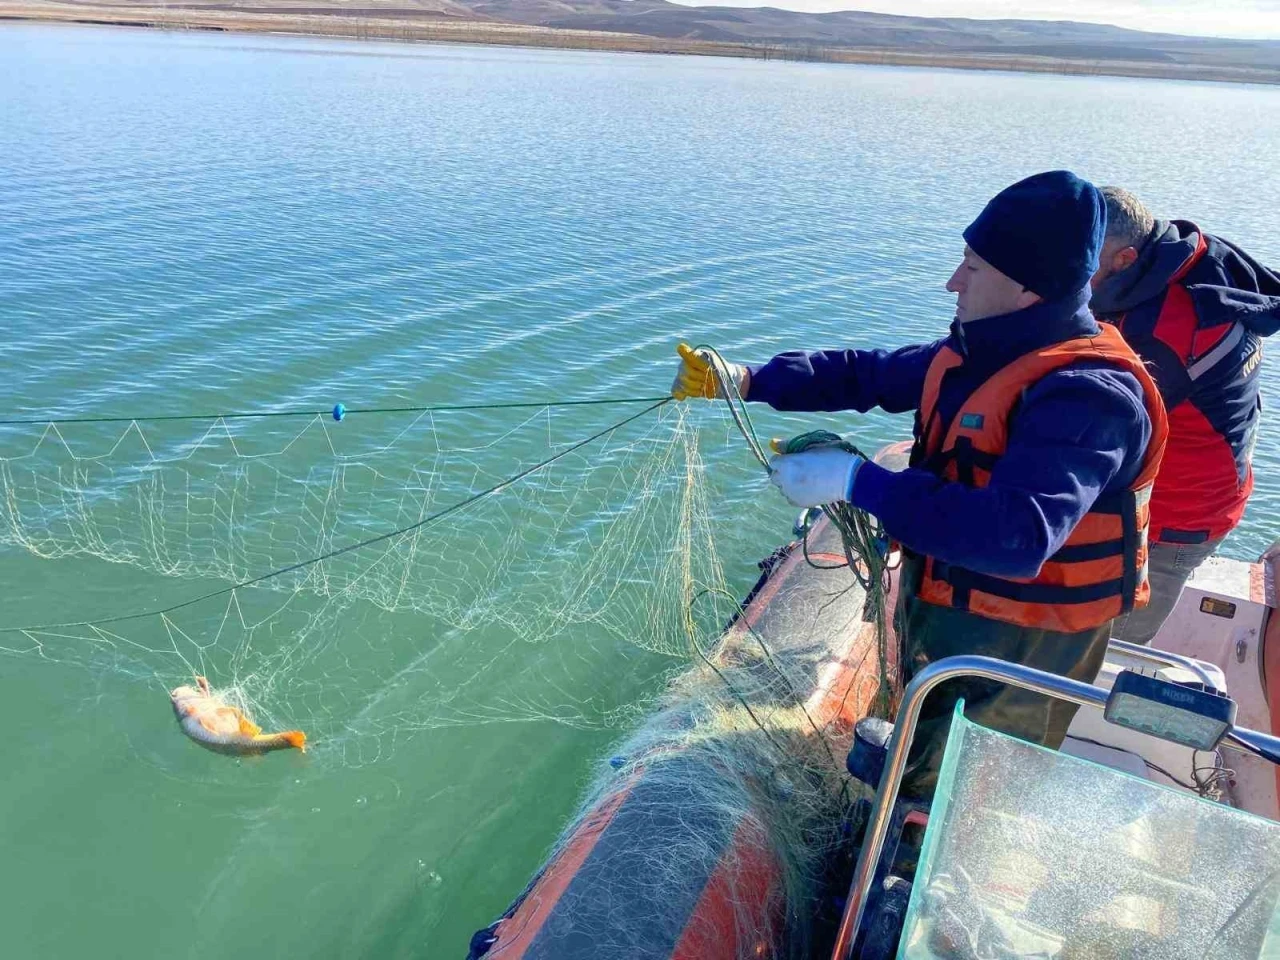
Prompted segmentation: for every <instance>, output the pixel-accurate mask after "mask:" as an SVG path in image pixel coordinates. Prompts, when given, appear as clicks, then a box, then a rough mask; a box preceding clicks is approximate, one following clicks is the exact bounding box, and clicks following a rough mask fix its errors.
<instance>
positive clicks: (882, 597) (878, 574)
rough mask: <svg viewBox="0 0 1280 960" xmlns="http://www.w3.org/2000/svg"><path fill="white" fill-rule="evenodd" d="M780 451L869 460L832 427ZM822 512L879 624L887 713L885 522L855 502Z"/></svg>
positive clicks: (866, 613)
mask: <svg viewBox="0 0 1280 960" xmlns="http://www.w3.org/2000/svg"><path fill="white" fill-rule="evenodd" d="M781 448H782V449H781V450H780V451H779V452H780V453H784V454H791V453H803V452H804V451H806V450H815V449H837V450H843V451H844V452H845V453H852V454H855V455H857V456H859V457H862V459H863V460H870V459H871V458H870V457H868V456H867V455H866V454H865V453H863V452H862V451H861V450H859V449H858V448H857V447H856V446H855V445H854V444H852V443H850V442H849V441H848V440H845V439H844V438H843V437H841V436H840V435H839V434H836V433H832V432H831V431H830V430H811V431H809V432H808V433H802V434H800V435H799V436H797V437H792V438H791V439H790V440H787V441H785V442H784V443H782V444H781ZM822 512H823V513H824V514H826V516H827V518H828V519H829V520H830V521H831V523H832V524H833V525H834V526H835V528H836V529H837V530H838V531H840V543H841V546H842V547H843V549H844V555H845V559H846V561H848V565H849V571H850V572H851V573H852V574H853V576H854V579H856V580H857V581H858V584H859V586H861V587H862V590H863V593H864V595H865V596H866V601H865V605H864V607H863V619H864V620H866V621H868V622H871V623H874V624H875V626H876V652H877V655H878V657H879V661H880V662H879V667H880V671H879V672H880V686H879V690H878V691H877V694H876V701H877V702H876V707H877V708H878V709H879V710H881V711H884V712H886V713H887V712H888V709H889V706H890V700H891V697H892V693H893V689H892V685H891V684H890V682H889V676H888V667H889V636H888V629H887V620H886V619H885V618H886V617H887V615H888V597H889V589H890V574H889V562H888V542H889V541H888V536H887V535H886V534H885V531H884V525H883V524H882V523H881V522H880V521H879V519H877V518H876V517H873V516H872V515H871V514H869V513H867V511H865V510H860V509H859V508H858V507H855V506H854V505H853V504H852V503H849V502H847V501H843V500H842V501H840V502H839V503H827V504H823V506H822ZM803 543H804V550H805V555H806V556H808V552H809V551H808V543H809V530H808V527H806V528H805V532H804V541H803Z"/></svg>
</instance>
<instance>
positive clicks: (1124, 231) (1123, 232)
mask: <svg viewBox="0 0 1280 960" xmlns="http://www.w3.org/2000/svg"><path fill="white" fill-rule="evenodd" d="M1101 193H1102V199H1103V200H1104V201H1106V204H1107V239H1108V240H1119V241H1120V242H1122V243H1123V244H1124V245H1125V246H1126V247H1141V246H1142V244H1143V243H1144V242H1145V241H1146V239H1147V237H1149V236H1150V235H1151V231H1152V230H1153V229H1155V225H1156V218H1155V217H1154V216H1152V214H1151V211H1150V210H1148V209H1147V207H1146V204H1144V203H1143V202H1142V201H1141V200H1139V199H1138V198H1137V197H1135V196H1134V195H1133V194H1132V193H1130V192H1129V191H1128V190H1125V189H1123V188H1122V187H1102V188H1101Z"/></svg>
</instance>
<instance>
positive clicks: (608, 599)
mask: <svg viewBox="0 0 1280 960" xmlns="http://www.w3.org/2000/svg"><path fill="white" fill-rule="evenodd" d="M643 410H644V408H643V407H641V408H632V409H630V410H623V411H622V412H621V413H619V411H618V409H616V408H609V409H603V408H602V409H596V408H586V409H567V410H566V409H557V408H553V407H540V408H532V409H529V408H517V409H512V410H506V409H504V410H459V411H451V412H445V413H438V412H426V413H420V414H416V415H401V416H394V417H393V416H381V417H379V416H373V415H361V416H349V417H348V418H347V419H346V420H344V421H343V422H341V423H335V422H334V421H333V420H331V419H330V420H328V422H326V419H325V418H323V417H319V416H316V417H312V418H309V419H306V420H304V422H302V423H301V424H300V423H298V422H297V421H296V420H284V419H281V420H272V419H254V420H247V419H246V420H218V421H215V422H213V423H211V424H196V425H194V427H193V424H192V423H191V422H187V421H182V422H173V423H165V422H162V423H151V422H148V423H139V422H130V423H127V424H53V423H50V424H29V425H18V426H9V427H5V428H4V429H3V432H2V433H0V453H2V455H3V459H0V486H2V487H3V492H4V500H3V512H2V514H0V543H3V544H4V545H5V546H6V547H8V548H9V549H8V550H6V554H8V556H7V558H6V559H7V560H8V562H10V563H11V564H12V563H14V562H16V560H17V557H15V554H17V555H21V556H22V557H25V558H26V560H27V563H26V565H25V566H24V567H22V572H23V573H25V574H26V575H27V576H28V577H31V576H36V577H38V578H39V579H40V580H41V581H43V582H46V583H47V582H49V581H50V580H52V581H55V582H56V581H58V580H59V579H62V578H71V579H73V580H78V581H80V582H82V583H83V587H84V589H83V590H82V591H81V592H80V593H79V594H78V595H75V596H72V597H69V598H67V600H66V601H65V602H64V603H61V604H60V605H59V606H58V608H57V609H56V610H50V609H48V608H46V607H37V606H35V605H34V604H27V605H24V606H22V607H19V608H18V609H21V610H22V611H23V614H24V616H23V618H22V619H21V620H20V621H18V622H13V621H11V622H10V623H8V624H5V625H4V626H5V627H7V628H8V629H6V630H5V632H4V633H3V634H0V645H2V646H3V648H4V649H5V651H7V652H10V653H18V654H24V655H32V656H39V657H42V658H44V659H46V660H49V661H55V662H59V663H75V664H80V665H83V666H86V667H89V668H91V669H97V670H110V671H112V672H113V673H114V674H116V675H119V676H129V677H133V678H136V679H138V680H142V681H146V682H154V683H155V684H156V685H157V686H159V687H164V688H166V689H167V688H168V687H171V686H175V685H177V684H178V683H181V682H186V681H188V680H190V678H191V676H192V675H193V674H201V675H205V676H207V677H209V679H210V681H211V682H212V683H213V684H214V686H215V687H217V688H219V689H220V690H222V691H223V692H225V693H226V694H227V695H228V696H230V697H231V698H233V699H237V700H239V701H241V702H242V703H243V704H244V705H246V706H248V707H250V708H251V709H252V712H253V714H254V716H255V718H256V719H257V720H258V722H259V723H260V724H262V725H263V726H264V727H266V726H289V727H294V726H297V727H302V728H304V729H306V730H307V732H308V735H309V736H310V737H311V738H312V741H313V742H314V744H315V750H316V751H317V752H319V753H323V752H324V751H326V750H328V751H340V752H341V753H342V757H343V759H344V760H345V761H348V762H358V761H361V760H369V759H373V758H375V757H376V756H378V755H379V753H380V752H381V751H384V750H386V749H387V748H388V746H389V742H390V741H392V740H394V739H395V738H397V737H401V736H405V735H407V734H411V733H413V732H414V731H418V730H422V729H425V728H430V727H434V726H440V725H447V724H456V723H480V722H497V721H505V720H524V719H540V718H553V719H555V720H558V721H561V722H565V723H573V724H600V723H610V722H617V720H618V718H617V717H614V716H612V715H611V711H616V710H617V707H616V706H613V707H610V706H606V705H602V704H601V703H600V702H599V701H596V700H594V699H593V698H592V696H591V694H590V689H591V686H592V684H593V683H594V677H593V671H599V670H601V669H605V668H607V667H608V666H609V665H610V663H611V662H612V661H616V659H617V657H618V655H619V653H620V652H621V653H622V654H624V655H625V656H626V657H627V658H628V661H627V662H628V663H630V664H631V665H632V666H633V668H634V669H633V670H632V671H631V673H630V680H631V682H632V683H633V685H634V686H635V687H636V688H637V689H641V688H644V687H645V686H649V687H652V683H653V681H654V678H655V677H658V676H660V675H661V674H663V673H664V671H667V670H670V669H671V668H672V667H673V666H674V665H676V664H678V663H680V662H682V661H686V662H687V659H688V656H689V654H690V650H689V646H688V642H689V641H688V637H687V630H688V629H689V628H690V627H691V626H694V625H695V624H696V625H697V627H698V629H702V628H703V624H705V627H706V628H707V629H710V630H711V631H712V633H713V634H714V632H716V631H715V630H714V629H712V628H711V621H710V619H709V618H711V617H713V616H714V611H712V610H708V612H707V613H706V614H705V615H704V616H701V617H698V616H695V618H694V620H693V621H690V620H688V618H687V615H686V614H685V613H683V612H682V611H683V610H685V609H687V606H688V599H689V596H690V592H691V590H693V589H694V587H695V585H707V586H712V587H715V588H717V589H722V588H723V587H724V583H723V577H722V573H721V570H720V565H719V561H718V558H717V555H716V553H715V550H714V549H713V544H712V537H711V534H710V529H709V523H710V514H709V512H708V509H707V507H706V504H705V502H704V498H705V492H706V485H705V484H704V483H702V482H701V480H700V460H699V456H698V451H697V434H696V432H695V431H694V430H693V429H691V428H688V427H687V426H686V425H685V423H684V421H683V419H682V418H681V416H680V414H679V412H678V411H676V410H675V408H674V407H664V408H663V409H661V410H653V411H649V412H647V413H643V415H641V416H639V417H638V418H636V419H635V420H633V421H632V422H630V423H626V424H623V425H622V426H618V427H616V428H614V429H609V428H610V427H611V426H612V425H613V424H615V423H618V422H619V421H620V419H622V418H626V417H629V416H631V415H633V414H634V413H636V412H638V411H643ZM595 434H600V435H599V436H598V437H597V438H596V439H595V440H594V441H592V442H590V443H586V444H583V445H581V446H578V444H580V443H581V442H582V440H583V439H584V438H587V437H591V436H593V435H595ZM549 459H550V460H553V462H551V463H549V464H547V465H546V466H542V467H541V468H538V469H533V471H532V472H531V473H529V474H528V475H527V476H524V477H522V478H520V479H516V480H512V479H511V478H513V477H516V476H518V475H519V474H520V473H522V472H524V471H527V470H530V469H532V468H535V467H536V466H537V465H538V464H541V463H543V462H544V461H547V460H549ZM508 481H511V482H508ZM495 487H496V488H497V489H493V488H495ZM459 504H462V506H457V508H456V509H453V508H454V507H455V506H456V505H459ZM445 510H447V511H449V512H448V513H446V514H445V515H443V516H439V517H438V518H434V519H433V517H434V516H435V515H436V514H439V513H440V512H441V511H445ZM405 528H409V529H407V531H406V532H404V533H395V531H399V530H404V529H405ZM389 534H390V535H389ZM379 537H385V539H380V540H379V539H377V538H379ZM371 539H372V540H374V541H375V542H373V543H370V544H368V545H367V546H363V547H361V548H359V549H349V550H346V551H345V552H341V551H343V550H344V548H347V547H348V546H350V545H352V544H357V543H361V542H364V541H367V540H371ZM693 541H697V546H696V548H692V549H691V548H690V544H691V543H692V542H693ZM328 554H334V555H333V556H330V557H329V558H328V559H323V560H319V561H318V562H311V561H312V560H313V559H314V558H317V557H324V556H326V555H328ZM90 559H91V560H92V561H94V562H92V563H86V561H88V560H90ZM32 563H38V566H35V567H32V566H31V564H32ZM281 570H283V571H284V572H280V573H275V574H274V575H269V576H265V577H264V574H272V573H273V572H275V571H281ZM60 575H61V576H60ZM258 578H263V579H258ZM255 580H256V582H250V581H255ZM246 583H247V584H248V585H245V586H236V585H237V584H246ZM681 597H683V598H684V603H683V605H682V604H681V602H680V600H681ZM15 627H22V628H23V629H14V628H15ZM531 675H533V676H536V677H538V678H539V682H533V680H532V678H531ZM596 676H598V674H596Z"/></svg>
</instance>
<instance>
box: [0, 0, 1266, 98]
mask: <svg viewBox="0 0 1280 960" xmlns="http://www.w3.org/2000/svg"><path fill="white" fill-rule="evenodd" d="M853 2H856V0H853ZM6 16H8V17H21V18H33V19H58V20H80V21H88V22H94V23H129V24H132V25H145V26H169V25H181V26H188V27H201V28H205V29H231V30H280V29H289V30H292V31H294V32H301V33H320V34H328V35H340V36H360V37H390V38H397V39H407V40H459V41H462V42H479V43H527V44H530V45H537V46H568V47H598V48H604V49H631V50H651V51H655V52H668V53H707V54H719V55H729V56H765V57H770V56H779V57H794V58H800V59H822V60H836V61H850V62H874V63H920V64H929V63H933V64H940V65H944V66H968V67H987V68H999V69H1026V70H1057V71H1062V72H1070V73H1117V74H1125V75H1134V76H1175V77H1192V78H1203V79H1215V80H1244V81H1261V82H1270V83H1278V82H1280V41H1274V40H1272V41H1268V40H1221V39H1213V38H1206V37H1183V36H1175V35H1172V34H1159V33H1144V32H1142V31H1138V30H1128V29H1123V28H1120V27H1109V26H1103V25H1098V24H1087V23H1074V22H1068V21H1042V20H969V19H959V18H930V17H904V16H895V15H891V14H881V13H861V12H858V11H845V12H839V13H798V12H794V11H790V10H780V9H776V8H772V7H763V8H741V7H688V6H682V5H679V4H675V3H668V2H666V0H345V2H344V0H327V2H326V0H0V17H6ZM1206 16H1212V14H1211V13H1210V12H1209V11H1208V10H1206Z"/></svg>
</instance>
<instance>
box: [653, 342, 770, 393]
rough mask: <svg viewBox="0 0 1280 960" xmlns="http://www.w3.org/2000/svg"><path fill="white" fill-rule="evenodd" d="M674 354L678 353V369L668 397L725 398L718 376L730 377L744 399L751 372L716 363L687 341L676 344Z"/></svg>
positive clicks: (729, 364) (740, 367)
mask: <svg viewBox="0 0 1280 960" xmlns="http://www.w3.org/2000/svg"><path fill="white" fill-rule="evenodd" d="M676 353H678V354H680V369H679V370H677V371H676V378H675V380H674V381H673V382H672V384H671V396H673V397H674V398H675V399H677V400H688V399H690V398H695V399H701V400H715V399H716V398H717V397H718V398H720V399H721V400H723V399H725V398H726V397H727V396H728V394H727V393H725V389H724V384H722V383H721V382H720V378H721V376H722V375H723V376H726V377H728V378H729V379H730V380H732V381H733V386H734V389H735V390H736V391H737V394H738V396H740V397H742V398H743V399H744V400H745V399H746V397H747V388H748V387H749V386H750V385H751V372H750V371H749V370H748V369H747V368H746V367H744V366H743V365H742V364H740V363H729V362H728V361H725V362H724V363H723V364H717V363H715V362H714V361H713V360H712V357H711V354H710V353H708V352H707V351H706V350H695V349H693V347H691V346H689V345H688V344H687V343H682V344H679V345H678V346H677V347H676Z"/></svg>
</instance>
